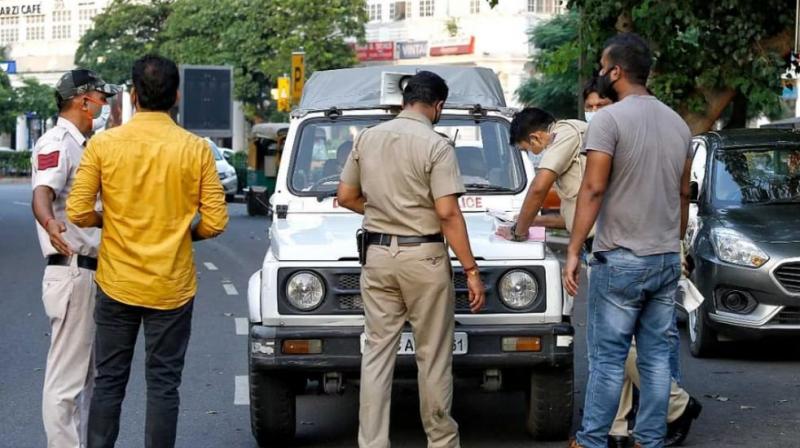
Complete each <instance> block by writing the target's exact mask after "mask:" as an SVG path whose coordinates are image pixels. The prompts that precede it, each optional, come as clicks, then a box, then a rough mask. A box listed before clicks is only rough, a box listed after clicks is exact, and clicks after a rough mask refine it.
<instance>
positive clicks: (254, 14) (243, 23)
mask: <svg viewBox="0 0 800 448" xmlns="http://www.w3.org/2000/svg"><path fill="white" fill-rule="evenodd" d="M365 22H366V11H365V9H364V2H363V1H362V0H328V1H325V2H319V1H315V0H261V1H251V2H240V1H237V0H193V1H177V2H175V3H174V5H173V12H172V14H171V15H170V17H169V19H168V20H167V22H166V27H165V31H164V33H163V39H164V43H163V45H162V47H161V48H162V50H163V52H164V53H165V54H166V55H167V56H170V57H172V58H174V59H175V60H176V61H178V62H180V63H183V64H229V65H232V66H233V67H234V76H235V79H234V90H235V94H236V97H237V98H238V99H240V100H242V101H244V102H245V103H246V106H248V107H246V110H247V111H248V112H249V114H248V115H250V118H251V119H252V118H254V116H259V117H261V118H266V117H268V116H269V115H270V113H271V112H272V108H271V107H268V106H267V104H266V102H265V100H267V99H268V98H269V92H270V90H271V89H272V87H274V85H275V82H276V78H277V77H279V76H281V75H283V74H286V73H288V72H289V68H290V56H291V53H292V51H295V50H299V49H303V50H304V51H305V52H306V72H307V73H311V72H313V71H314V70H323V69H330V68H341V67H349V66H352V65H353V64H355V63H356V59H355V55H354V52H353V50H352V49H351V48H350V47H349V46H348V45H347V44H346V43H345V40H344V39H345V38H346V37H355V38H358V39H363V36H364V23H365Z"/></svg>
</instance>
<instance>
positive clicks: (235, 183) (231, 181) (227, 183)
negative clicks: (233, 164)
mask: <svg viewBox="0 0 800 448" xmlns="http://www.w3.org/2000/svg"><path fill="white" fill-rule="evenodd" d="M220 182H222V189H223V190H225V194H235V193H236V190H237V189H238V188H239V179H237V177H236V176H231V177H227V178H225V179H224V180H221V181H220Z"/></svg>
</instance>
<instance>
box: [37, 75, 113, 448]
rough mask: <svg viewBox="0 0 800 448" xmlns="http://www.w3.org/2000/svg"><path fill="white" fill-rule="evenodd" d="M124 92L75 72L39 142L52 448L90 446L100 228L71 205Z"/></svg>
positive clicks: (46, 400) (64, 81)
mask: <svg viewBox="0 0 800 448" xmlns="http://www.w3.org/2000/svg"><path fill="white" fill-rule="evenodd" d="M118 91H119V89H118V88H117V87H116V86H113V85H110V84H106V83H105V82H104V81H103V80H102V79H101V78H100V77H99V76H97V75H96V74H95V73H94V72H91V71H89V70H71V71H69V72H67V73H65V74H64V75H63V76H62V77H61V79H60V80H59V81H58V83H57V84H56V94H55V96H56V103H57V105H58V111H59V116H58V121H57V122H56V125H55V127H53V128H52V129H50V130H49V131H47V132H46V133H45V134H44V135H43V136H42V137H41V138H40V139H39V141H37V142H36V146H35V148H34V150H33V154H32V160H31V165H32V168H33V174H32V183H33V201H32V205H33V214H34V217H35V218H36V222H37V225H36V230H37V233H38V236H39V244H40V245H41V248H42V254H43V255H44V257H45V258H46V260H47V267H46V268H45V271H44V279H43V282H42V301H43V302H44V309H45V312H46V313H47V317H48V318H49V319H50V327H51V331H50V334H51V336H50V351H49V353H48V355H47V369H46V371H45V378H44V389H43V393H42V417H43V420H44V427H45V432H46V433H47V446H48V447H50V448H73V447H75V448H77V447H80V446H82V445H83V444H84V443H85V436H86V422H87V418H88V415H89V414H88V411H89V403H90V401H91V391H92V384H93V376H94V365H93V364H94V363H93V357H92V347H93V345H92V341H93V340H94V320H93V318H92V312H93V310H94V297H95V284H94V272H95V270H96V269H97V248H98V246H99V244H100V229H97V228H91V229H80V228H78V227H76V226H74V225H73V224H71V223H70V222H68V221H67V219H66V217H65V214H64V207H65V204H66V200H67V195H69V192H70V189H71V188H72V182H73V179H74V178H75V172H76V171H77V169H78V164H79V163H80V160H81V156H82V155H83V149H84V146H85V144H86V139H87V137H88V136H89V135H90V134H91V132H92V130H93V128H95V127H100V126H98V123H96V122H95V120H96V119H98V118H100V117H101V114H102V111H103V106H104V105H105V104H106V103H107V101H106V98H107V97H109V96H113V95H115V94H116V93H117V92H118Z"/></svg>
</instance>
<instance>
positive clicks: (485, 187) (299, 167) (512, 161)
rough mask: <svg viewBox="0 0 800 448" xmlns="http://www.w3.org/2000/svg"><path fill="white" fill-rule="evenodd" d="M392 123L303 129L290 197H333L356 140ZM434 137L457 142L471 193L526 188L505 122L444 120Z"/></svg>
mask: <svg viewBox="0 0 800 448" xmlns="http://www.w3.org/2000/svg"><path fill="white" fill-rule="evenodd" d="M390 118H391V117H386V118H383V117H381V118H379V117H371V118H358V119H348V118H340V119H338V120H335V121H332V120H328V119H324V118H321V119H318V120H309V121H308V122H307V123H306V124H304V125H303V126H302V127H301V128H300V138H299V139H297V143H296V144H297V145H298V146H297V148H296V149H295V156H294V160H293V161H292V164H291V167H290V175H289V176H290V177H289V185H290V186H291V190H292V192H293V193H295V194H297V195H300V196H316V197H319V198H322V197H326V196H333V195H335V194H336V189H337V187H338V186H339V175H340V174H341V172H342V168H343V167H344V163H345V162H346V161H347V157H348V156H349V155H350V151H351V150H352V148H353V139H354V138H355V136H356V135H357V134H358V132H359V131H361V130H362V129H364V128H368V127H372V126H374V125H376V124H378V123H380V122H381V121H385V120H387V119H390ZM436 131H437V132H439V133H441V134H443V135H446V136H447V137H448V138H450V140H452V141H454V142H455V148H456V157H457V159H458V166H459V168H460V170H461V179H462V181H463V182H464V186H465V187H466V189H467V191H468V192H475V193H480V194H516V193H519V192H520V191H522V190H523V189H524V188H525V182H526V178H525V171H524V169H523V167H522V157H521V155H520V153H519V151H517V150H515V149H514V148H513V147H512V146H511V145H509V144H508V138H509V137H508V122H507V121H505V120H502V119H493V118H485V119H481V120H478V121H476V120H474V119H471V118H459V117H453V116H450V117H443V118H442V120H441V121H440V122H439V123H438V124H437V125H436Z"/></svg>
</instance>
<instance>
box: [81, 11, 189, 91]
mask: <svg viewBox="0 0 800 448" xmlns="http://www.w3.org/2000/svg"><path fill="white" fill-rule="evenodd" d="M186 1H191V0H186ZM171 8H172V0H150V1H148V2H141V1H136V0H113V2H112V3H111V4H110V5H109V6H108V8H107V9H106V10H105V11H103V12H102V13H101V14H98V15H97V16H96V17H95V18H94V24H93V26H92V28H91V29H90V30H88V31H87V32H86V34H84V35H83V36H82V37H81V40H80V44H79V46H78V50H77V51H76V52H75V65H77V66H79V67H83V68H88V69H91V70H94V71H96V72H97V73H98V74H99V75H100V76H101V77H103V79H105V80H106V81H107V82H110V83H115V84H122V83H124V82H125V81H127V80H129V79H130V76H131V66H132V65H133V61H135V60H136V59H137V58H139V57H141V56H143V55H145V54H147V53H152V52H157V51H158V49H159V47H160V45H161V31H162V30H163V29H164V22H165V20H166V18H167V17H168V16H169V13H170V10H171Z"/></svg>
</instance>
